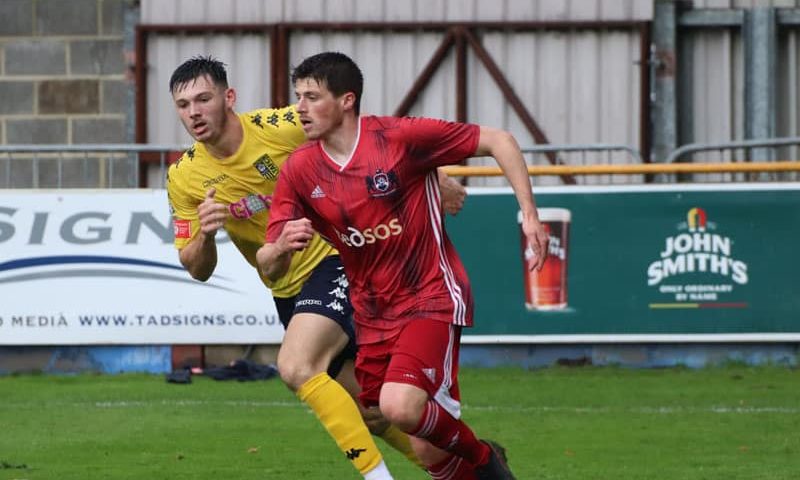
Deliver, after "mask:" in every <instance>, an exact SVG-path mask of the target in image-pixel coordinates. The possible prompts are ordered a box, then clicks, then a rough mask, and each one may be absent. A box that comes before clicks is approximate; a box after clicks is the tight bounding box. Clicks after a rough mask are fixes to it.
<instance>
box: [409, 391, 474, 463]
mask: <svg viewBox="0 0 800 480" xmlns="http://www.w3.org/2000/svg"><path fill="white" fill-rule="evenodd" d="M408 433H409V434H411V435H414V436H415V437H419V438H424V439H425V440H427V441H429V442H431V444H433V445H434V446H437V447H439V448H441V449H442V450H446V451H448V452H451V453H455V454H456V455H458V456H459V457H462V458H464V459H466V460H467V461H468V462H470V463H471V464H473V465H483V464H484V463H486V460H487V459H488V458H489V447H487V446H486V444H484V443H482V442H480V441H479V440H478V439H477V438H475V434H474V433H472V430H470V428H469V427H468V426H467V424H466V423H464V422H462V421H461V420H456V419H455V418H453V417H452V416H451V415H450V414H449V413H447V410H445V409H444V408H442V406H441V405H439V404H438V403H436V402H435V401H433V400H428V403H426V404H425V412H423V414H422V419H420V421H419V425H417V428H416V429H414V431H413V432H408Z"/></svg>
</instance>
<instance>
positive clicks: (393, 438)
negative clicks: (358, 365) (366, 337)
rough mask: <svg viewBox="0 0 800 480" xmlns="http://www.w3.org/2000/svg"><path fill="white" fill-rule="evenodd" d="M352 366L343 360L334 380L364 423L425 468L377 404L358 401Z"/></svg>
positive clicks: (372, 431) (358, 391)
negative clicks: (350, 399)
mask: <svg viewBox="0 0 800 480" xmlns="http://www.w3.org/2000/svg"><path fill="white" fill-rule="evenodd" d="M354 368H355V367H354V363H353V361H352V360H347V361H345V362H344V364H343V365H342V369H341V371H340V372H339V375H337V376H336V381H337V382H339V383H340V384H341V385H342V386H343V387H344V388H345V390H347V391H348V392H349V393H350V395H351V396H352V397H353V399H354V400H356V404H357V405H358V408H359V410H360V411H361V417H362V418H363V419H364V423H366V424H367V428H369V431H370V432H371V433H372V434H373V435H377V436H379V437H381V438H382V439H383V441H384V442H386V443H387V444H389V446H391V447H392V448H394V449H395V450H397V451H398V452H400V453H402V454H403V456H405V457H406V458H407V459H408V460H409V461H410V462H412V463H415V464H416V465H417V466H419V467H420V468H425V464H423V463H422V461H421V460H420V459H419V458H418V457H417V454H416V453H415V452H414V449H413V447H412V446H411V440H410V438H409V436H408V434H407V433H405V432H403V431H402V430H400V429H399V428H397V427H396V426H395V425H392V424H391V423H389V421H388V420H386V418H385V417H384V416H383V414H382V413H381V411H380V409H379V408H378V407H377V406H373V407H369V408H367V407H365V406H363V405H362V404H361V402H359V401H358V396H359V394H360V393H361V387H360V386H359V385H358V382H357V381H356V377H355V372H354Z"/></svg>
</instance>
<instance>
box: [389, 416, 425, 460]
mask: <svg viewBox="0 0 800 480" xmlns="http://www.w3.org/2000/svg"><path fill="white" fill-rule="evenodd" d="M379 437H381V438H382V439H383V441H384V442H386V443H388V444H389V445H391V447H392V448H394V449H395V450H397V451H398V452H400V453H402V454H403V455H405V457H406V458H407V459H408V460H409V461H410V462H411V463H413V464H416V465H417V466H418V467H420V468H423V469H424V468H425V465H423V463H422V462H421V461H420V459H419V458H418V457H417V454H416V453H414V450H413V449H412V448H411V442H410V441H409V440H408V435H407V434H406V433H405V432H404V431H402V430H400V429H399V428H397V427H395V426H394V425H389V428H387V429H386V430H384V432H383V433H381V434H380V435H379Z"/></svg>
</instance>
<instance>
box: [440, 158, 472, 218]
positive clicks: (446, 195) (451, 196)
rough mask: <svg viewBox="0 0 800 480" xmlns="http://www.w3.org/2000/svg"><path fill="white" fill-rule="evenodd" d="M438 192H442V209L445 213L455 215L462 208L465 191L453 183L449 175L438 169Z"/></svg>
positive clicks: (458, 184)
mask: <svg viewBox="0 0 800 480" xmlns="http://www.w3.org/2000/svg"><path fill="white" fill-rule="evenodd" d="M437 173H438V175H439V191H440V192H442V208H443V209H444V211H445V213H449V214H450V215H455V214H457V213H458V212H460V211H461V209H462V208H463V207H464V197H466V196H467V189H466V188H464V186H463V185H461V184H460V183H458V182H457V181H455V180H454V179H453V178H452V177H451V176H450V175H448V174H446V173H444V171H443V170H442V169H441V168H439V169H437Z"/></svg>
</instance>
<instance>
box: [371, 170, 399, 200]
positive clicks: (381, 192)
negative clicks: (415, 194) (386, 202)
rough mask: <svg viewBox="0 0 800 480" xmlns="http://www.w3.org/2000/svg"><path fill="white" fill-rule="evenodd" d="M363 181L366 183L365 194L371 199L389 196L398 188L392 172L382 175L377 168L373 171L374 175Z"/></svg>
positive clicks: (395, 175) (397, 182)
mask: <svg viewBox="0 0 800 480" xmlns="http://www.w3.org/2000/svg"><path fill="white" fill-rule="evenodd" d="M365 180H366V181H367V192H368V193H369V194H370V195H371V196H373V197H384V196H386V195H390V194H392V193H394V192H395V191H396V190H397V187H399V186H400V182H399V181H398V180H397V174H396V173H395V172H394V171H392V170H389V171H388V172H385V173H384V171H383V170H381V169H380V168H379V169H377V170H375V175H373V176H371V177H366V178H365Z"/></svg>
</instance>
